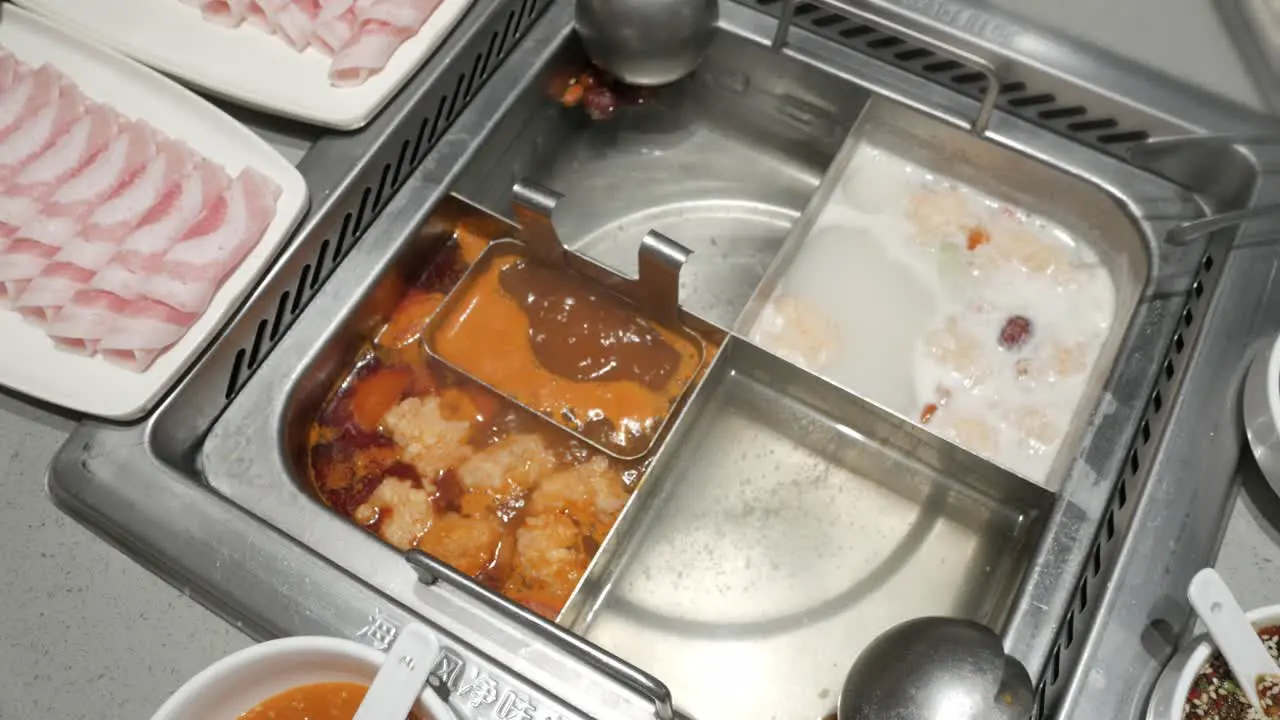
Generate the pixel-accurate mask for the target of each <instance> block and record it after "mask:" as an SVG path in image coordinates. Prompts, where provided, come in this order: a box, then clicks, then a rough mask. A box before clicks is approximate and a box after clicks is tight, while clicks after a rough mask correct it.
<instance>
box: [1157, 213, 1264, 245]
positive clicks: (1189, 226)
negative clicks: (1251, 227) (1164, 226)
mask: <svg viewBox="0 0 1280 720" xmlns="http://www.w3.org/2000/svg"><path fill="white" fill-rule="evenodd" d="M1263 218H1278V219H1280V204H1273V205H1263V206H1261V207H1252V208H1245V209H1243V210H1232V211H1231V212H1224V213H1222V214H1221V215H1210V216H1209V217H1207V218H1201V219H1199V220H1192V221H1190V222H1185V223H1183V224H1181V225H1178V226H1177V227H1174V228H1173V229H1171V230H1169V232H1168V233H1167V234H1166V235H1165V236H1164V241H1165V242H1166V243H1168V244H1169V245H1172V246H1174V247H1181V246H1183V245H1190V244H1191V243H1193V242H1195V241H1196V240H1198V239H1199V238H1202V237H1204V236H1205V235H1208V234H1209V233H1212V232H1217V231H1218V230H1222V229H1224V228H1229V227H1231V226H1232V225H1239V224H1240V223H1243V222H1248V221H1250V220H1261V219H1263Z"/></svg>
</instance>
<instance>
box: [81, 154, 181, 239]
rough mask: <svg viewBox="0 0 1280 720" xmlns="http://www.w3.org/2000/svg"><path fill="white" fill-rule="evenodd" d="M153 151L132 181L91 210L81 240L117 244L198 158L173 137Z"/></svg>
mask: <svg viewBox="0 0 1280 720" xmlns="http://www.w3.org/2000/svg"><path fill="white" fill-rule="evenodd" d="M157 150H158V152H157V153H156V157H155V159H154V160H152V161H151V163H150V164H148V165H147V167H146V168H145V169H144V170H143V171H142V172H140V173H138V174H137V176H136V177H134V178H133V180H132V182H128V183H126V184H124V185H122V186H120V187H119V188H117V189H116V191H115V192H114V193H112V195H111V197H109V198H107V200H106V201H105V202H103V203H102V204H101V205H99V206H98V208H97V209H96V210H94V211H93V213H92V214H91V215H90V216H89V219H88V221H86V222H85V225H84V229H83V230H82V231H81V237H82V238H83V239H85V240H89V241H92V242H99V243H112V242H117V243H118V242H119V241H120V240H121V239H122V238H124V237H125V236H126V235H128V234H129V232H130V231H131V230H133V229H134V228H135V227H137V226H138V223H140V222H142V218H143V217H144V216H146V214H147V211H149V210H150V209H151V208H152V207H154V206H155V205H156V203H158V202H160V200H161V199H162V198H163V197H164V195H165V193H167V192H168V191H169V190H170V189H171V188H173V187H174V186H176V185H177V184H178V182H179V181H180V180H182V178H183V177H184V176H185V175H186V174H187V172H188V171H190V169H191V167H192V166H193V165H194V164H195V161H196V158H197V157H198V154H197V153H196V151H195V150H193V149H191V147H190V146H189V145H187V144H186V143H182V142H178V141H175V140H168V139H164V140H161V141H160V143H159V145H158V146H157Z"/></svg>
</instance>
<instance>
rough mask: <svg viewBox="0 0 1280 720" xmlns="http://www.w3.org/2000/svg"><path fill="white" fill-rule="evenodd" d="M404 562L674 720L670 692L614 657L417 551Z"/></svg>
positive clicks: (423, 577)
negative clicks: (629, 690)
mask: <svg viewBox="0 0 1280 720" xmlns="http://www.w3.org/2000/svg"><path fill="white" fill-rule="evenodd" d="M405 559H406V560H408V561H409V564H410V565H411V566H413V569H414V571H415V572H417V573H418V578H419V579H420V580H421V581H422V583H423V584H424V585H433V584H435V583H437V582H440V581H443V582H445V583H446V584H448V585H449V587H450V588H452V589H454V590H457V591H458V592H460V593H462V594H463V595H466V596H467V597H468V598H470V599H472V600H475V601H477V602H479V603H480V604H482V605H484V606H485V607H486V608H488V609H490V610H492V611H493V612H494V613H495V614H497V615H498V616H499V617H501V618H503V619H504V620H507V621H510V622H513V623H515V624H516V625H518V626H519V627H521V628H523V629H525V630H528V631H529V632H531V633H533V634H534V635H536V636H537V637H538V638H539V639H541V640H543V641H545V642H547V643H548V644H549V645H552V646H554V647H556V648H558V649H560V650H563V651H564V652H567V653H569V654H570V655H572V656H574V657H575V658H576V659H578V660H581V661H583V662H586V663H588V664H590V665H591V666H593V667H595V668H597V669H599V670H601V671H602V672H604V673H605V674H606V675H608V676H609V677H610V678H611V679H613V680H615V681H617V682H619V683H622V684H623V685H626V686H627V687H629V688H631V689H632V690H635V691H636V692H638V693H640V694H641V695H643V696H645V698H647V699H648V700H649V701H651V702H652V703H653V713H654V716H655V717H657V718H658V720H675V708H674V706H673V705H672V703H671V691H670V690H668V689H667V686H666V685H664V684H662V681H661V680H658V679H657V678H656V677H654V676H652V675H650V674H648V673H646V672H644V671H642V670H639V669H637V668H635V667H633V666H631V665H629V664H628V663H626V662H624V661H623V660H622V659H621V658H619V657H618V656H616V655H613V654H612V653H609V652H606V651H605V650H602V649H600V648H598V647H596V646H595V645H592V644H591V643H589V642H587V641H586V640H583V639H582V638H580V637H578V636H577V635H574V634H572V633H570V632H568V631H566V630H565V629H564V628H561V627H560V626H559V625H556V624H555V623H552V622H549V621H548V620H546V619H544V618H542V617H540V616H538V615H536V614H535V613H533V612H531V611H529V610H525V609H524V608H522V607H518V606H516V605H514V604H513V603H509V602H507V601H505V600H503V599H502V598H500V597H498V596H497V595H495V594H494V593H492V592H490V591H489V590H486V589H485V588H483V587H481V586H480V585H479V584H478V583H476V582H474V581H473V580H472V579H471V578H469V577H467V576H465V575H463V574H462V573H460V572H458V571H457V570H455V569H453V568H452V567H449V566H448V565H446V564H445V563H442V562H440V561H439V560H437V559H435V558H433V557H431V556H430V555H428V554H426V553H424V552H422V551H421V550H410V551H409V552H407V553H405Z"/></svg>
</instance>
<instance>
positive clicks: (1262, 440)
mask: <svg viewBox="0 0 1280 720" xmlns="http://www.w3.org/2000/svg"><path fill="white" fill-rule="evenodd" d="M1240 405H1241V408H1242V410H1243V413H1244V430H1245V434H1246V435H1247V436H1248V437H1249V447H1250V448H1252V450H1253V457H1254V458H1255V459H1256V460H1257V461H1258V467H1259V468H1261V469H1262V475H1263V477H1265V478H1266V479H1267V483H1268V484H1269V485H1271V489H1272V490H1274V491H1275V492H1276V493H1280V336H1277V337H1276V338H1275V339H1273V340H1272V341H1271V344H1270V345H1264V346H1263V347H1262V349H1261V350H1260V351H1259V352H1258V353H1257V355H1255V356H1254V358H1253V362H1252V364H1250V366H1249V374H1248V375H1246V376H1245V380H1244V397H1242V398H1241V403H1240Z"/></svg>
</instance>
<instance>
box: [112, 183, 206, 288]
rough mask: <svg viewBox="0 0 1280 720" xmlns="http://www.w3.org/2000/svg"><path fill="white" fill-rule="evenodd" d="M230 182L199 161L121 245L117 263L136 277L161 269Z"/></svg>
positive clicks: (144, 217)
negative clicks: (169, 255)
mask: <svg viewBox="0 0 1280 720" xmlns="http://www.w3.org/2000/svg"><path fill="white" fill-rule="evenodd" d="M230 183H231V178H230V177H229V176H228V175H227V173H226V171H225V170H223V169H222V168H221V167H218V166H217V165H215V164H213V163H211V162H209V161H207V160H200V161H198V162H197V163H196V165H195V167H194V168H192V170H191V172H189V173H187V175H186V177H184V178H183V179H182V182H180V183H178V184H177V185H175V186H173V187H172V188H170V189H169V191H168V192H166V193H165V194H164V197H162V198H161V199H160V202H158V203H156V204H155V205H154V206H153V207H152V208H151V209H150V210H148V211H147V214H146V215H145V216H143V218H142V222H140V223H138V227H136V228H134V229H133V230H132V231H131V232H130V233H129V234H128V235H127V236H126V237H125V238H124V241H123V243H122V244H121V245H120V252H119V253H118V254H117V255H116V257H115V260H114V262H115V263H116V264H118V265H121V266H123V267H124V268H126V269H128V270H129V271H130V272H133V273H134V274H136V275H140V276H141V275H151V274H154V273H157V272H159V271H160V270H161V269H162V263H163V260H164V256H165V253H167V252H168V251H169V249H170V248H172V247H173V246H174V244H176V243H177V242H178V241H179V240H180V239H181V238H182V237H183V236H184V235H185V233H186V232H187V230H188V229H189V228H191V226H192V225H194V224H195V222H196V220H198V219H199V218H200V217H201V215H202V214H203V213H204V211H205V210H206V209H207V208H209V207H212V206H213V204H214V202H216V201H217V200H218V199H219V197H220V196H221V195H222V193H223V191H225V190H226V189H227V186H228V185H229V184H230Z"/></svg>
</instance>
